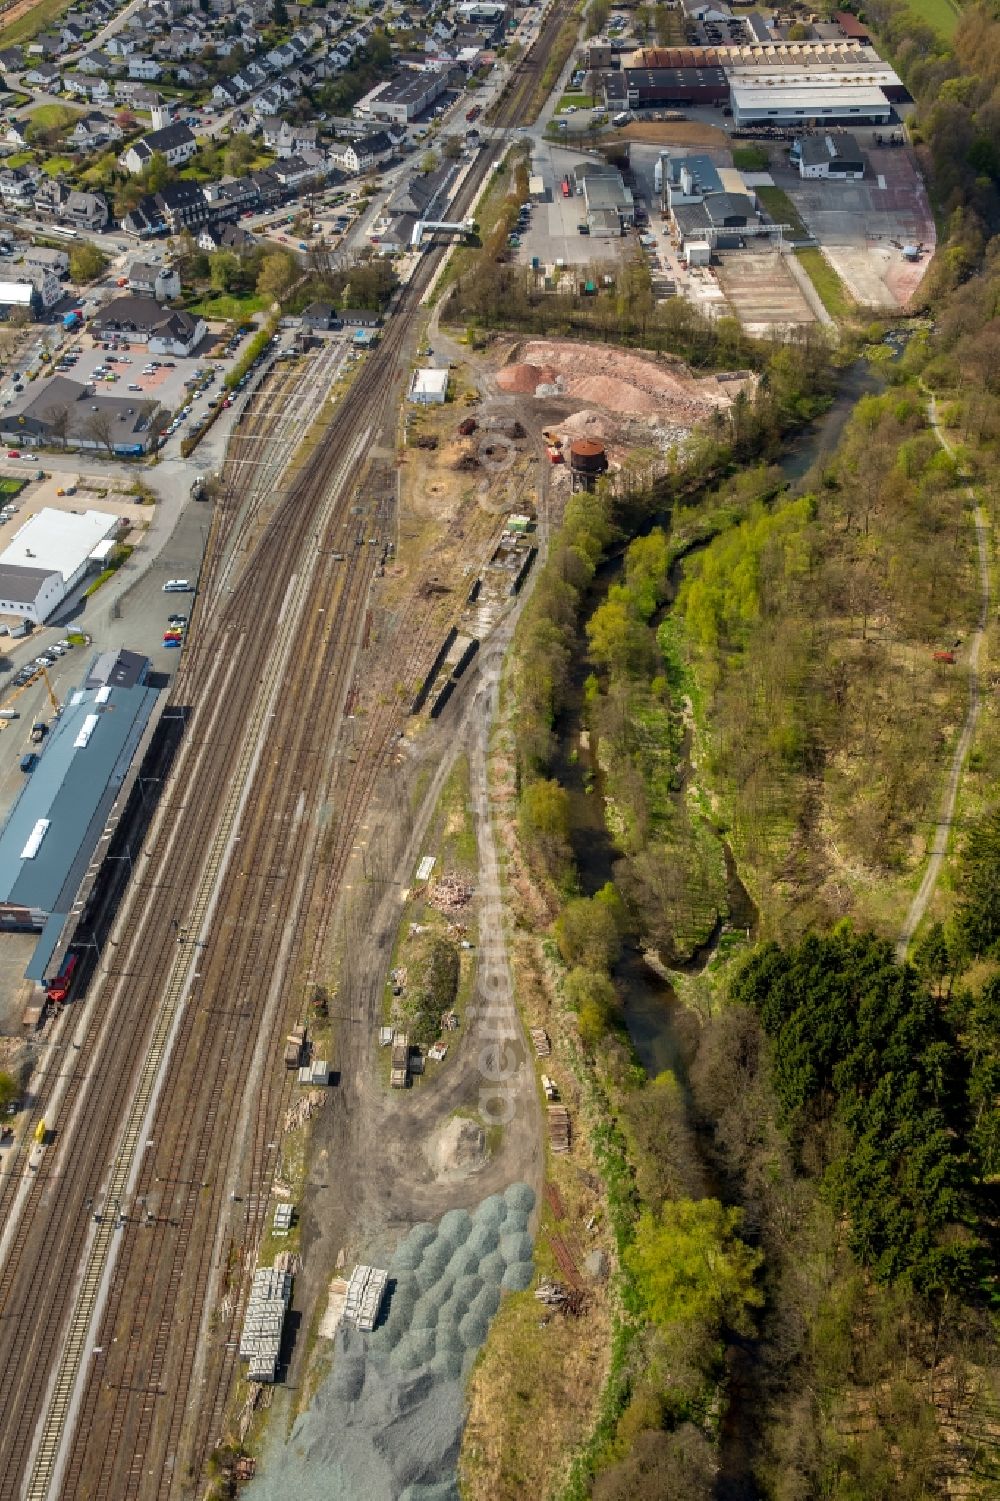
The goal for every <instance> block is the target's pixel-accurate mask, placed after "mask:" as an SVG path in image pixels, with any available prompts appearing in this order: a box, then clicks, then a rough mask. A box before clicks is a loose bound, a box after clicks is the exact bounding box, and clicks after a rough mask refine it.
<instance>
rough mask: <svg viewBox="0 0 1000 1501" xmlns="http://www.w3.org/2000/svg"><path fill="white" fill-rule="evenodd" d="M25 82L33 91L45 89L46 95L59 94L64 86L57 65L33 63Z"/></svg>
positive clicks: (26, 74) (25, 76)
mask: <svg viewBox="0 0 1000 1501" xmlns="http://www.w3.org/2000/svg"><path fill="white" fill-rule="evenodd" d="M24 81H25V83H27V84H30V86H31V87H32V88H33V89H44V90H45V91H46V93H49V94H58V92H59V89H60V87H61V84H62V75H61V73H60V71H59V69H58V68H57V67H56V65H55V63H43V62H36V63H33V64H32V66H31V67H30V68H28V70H27V72H26V73H25V75H24Z"/></svg>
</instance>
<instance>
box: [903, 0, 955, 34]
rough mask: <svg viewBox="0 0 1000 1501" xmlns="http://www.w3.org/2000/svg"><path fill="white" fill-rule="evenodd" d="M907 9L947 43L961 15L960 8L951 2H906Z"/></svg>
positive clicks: (908, 0)
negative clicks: (931, 27)
mask: <svg viewBox="0 0 1000 1501" xmlns="http://www.w3.org/2000/svg"><path fill="white" fill-rule="evenodd" d="M907 9H908V10H910V11H912V13H913V14H914V15H915V16H916V17H917V18H918V19H919V20H921V21H926V22H927V25H928V26H933V27H934V30H935V31H937V32H939V33H940V34H941V36H943V37H947V38H948V40H949V41H950V40H951V37H952V34H953V33H954V30H955V27H956V26H957V25H958V18H959V16H960V15H961V13H962V12H961V7H960V6H958V5H955V4H953V3H952V0H907Z"/></svg>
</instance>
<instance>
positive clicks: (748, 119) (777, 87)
mask: <svg viewBox="0 0 1000 1501" xmlns="http://www.w3.org/2000/svg"><path fill="white" fill-rule="evenodd" d="M729 98H730V102H731V104H732V109H733V124H734V126H736V127H737V128H739V127H740V126H743V125H805V124H809V123H815V124H817V125H827V124H830V125H835V124H840V125H850V124H853V125H885V124H887V123H888V121H889V120H890V119H891V118H892V114H893V108H892V105H891V104H890V103H889V101H888V99H887V98H886V96H885V94H884V93H883V92H882V89H881V88H880V87H879V86H878V85H877V84H874V83H864V84H851V83H847V82H843V81H838V80H837V79H830V80H828V81H826V82H823V81H822V80H820V79H816V80H810V81H806V80H805V79H802V80H799V81H796V82H784V81H783V80H776V79H773V78H763V77H761V78H750V77H748V76H746V75H743V76H742V77H740V78H733V79H732V81H731V83H730V87H729Z"/></svg>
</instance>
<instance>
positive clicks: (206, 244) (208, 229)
mask: <svg viewBox="0 0 1000 1501" xmlns="http://www.w3.org/2000/svg"><path fill="white" fill-rule="evenodd" d="M256 244H257V236H256V235H252V234H251V233H250V231H249V230H247V229H244V228H243V227H242V225H239V224H219V225H210V224H208V225H206V226H205V228H204V229H203V230H202V232H201V234H200V235H199V236H198V248H199V250H207V251H213V250H232V251H234V252H235V254H236V255H246V254H247V252H248V251H250V250H252V249H253V248H254V246H255V245H256Z"/></svg>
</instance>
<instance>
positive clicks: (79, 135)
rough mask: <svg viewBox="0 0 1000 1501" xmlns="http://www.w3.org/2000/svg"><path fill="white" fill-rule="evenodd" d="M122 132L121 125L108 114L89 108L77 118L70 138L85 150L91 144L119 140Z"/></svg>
mask: <svg viewBox="0 0 1000 1501" xmlns="http://www.w3.org/2000/svg"><path fill="white" fill-rule="evenodd" d="M123 134H124V132H123V130H122V128H121V126H120V125H119V124H118V122H117V121H116V120H112V118H111V116H110V115H105V114H102V113H101V111H100V110H91V111H90V112H89V113H88V114H86V115H81V116H80V118H79V120H77V122H76V124H75V125H74V127H73V132H72V140H73V141H74V142H76V143H77V144H78V145H79V146H80V148H81V149H82V150H86V149H87V148H88V147H91V146H99V145H102V144H103V143H104V142H105V141H120V140H121V138H122V135H123Z"/></svg>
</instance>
